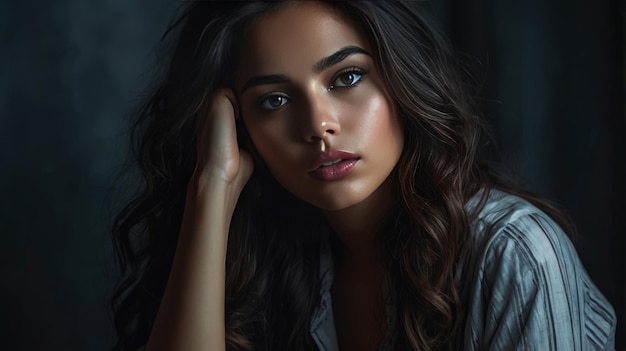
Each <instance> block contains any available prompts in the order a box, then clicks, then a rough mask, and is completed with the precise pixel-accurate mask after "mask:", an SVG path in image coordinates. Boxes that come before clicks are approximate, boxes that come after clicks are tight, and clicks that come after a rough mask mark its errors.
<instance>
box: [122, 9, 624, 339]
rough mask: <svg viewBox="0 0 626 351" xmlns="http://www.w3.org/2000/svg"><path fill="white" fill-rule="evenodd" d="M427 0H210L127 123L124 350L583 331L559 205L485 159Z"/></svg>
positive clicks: (602, 326) (601, 309)
mask: <svg viewBox="0 0 626 351" xmlns="http://www.w3.org/2000/svg"><path fill="white" fill-rule="evenodd" d="M417 6H418V5H417V4H416V3H415V2H395V1H371V2H370V1H354V2H351V1H340V2H318V1H298V2H282V3H279V2H233V3H232V4H228V3H214V2H198V3H194V4H192V5H190V7H189V9H188V12H186V13H185V15H184V16H182V18H181V21H180V22H181V23H179V24H177V26H182V28H181V29H180V33H179V35H178V42H177V44H176V47H175V48H174V55H173V57H172V59H171V64H170V65H169V69H168V71H167V74H166V75H165V77H164V79H163V81H162V83H161V84H160V85H159V86H158V89H157V90H156V92H155V93H154V95H153V96H152V98H151V100H150V101H149V102H148V104H147V105H146V106H145V108H144V109H143V110H142V111H141V114H140V118H139V120H138V122H137V124H136V125H135V133H136V137H137V140H138V142H139V143H138V148H137V155H136V157H137V162H138V165H139V166H140V168H141V170H142V172H143V176H144V180H145V188H144V189H143V191H142V193H141V194H140V195H139V196H137V197H136V199H135V200H134V201H132V202H131V203H130V204H129V205H127V206H126V208H125V209H124V210H123V211H122V212H121V213H120V215H119V216H118V218H117V220H116V225H115V228H114V234H115V240H116V244H117V247H118V253H119V255H120V258H121V264H122V270H123V273H124V274H125V278H124V280H123V281H122V283H121V284H120V287H119V289H118V291H117V294H116V295H115V297H114V303H115V306H116V307H115V308H116V327H117V331H118V334H119V341H118V345H117V349H129V350H130V349H137V348H140V347H142V346H143V345H144V344H146V343H147V347H146V349H149V350H158V349H164V350H174V349H178V350H196V349H207V350H222V349H225V348H226V349H229V350H252V349H255V350H257V349H261V350H315V349H320V350H338V349H341V350H343V351H345V350H377V349H380V350H440V349H463V350H486V349H494V350H510V349H537V350H590V349H611V348H613V347H614V346H613V338H614V328H615V316H614V312H613V310H612V308H611V306H610V305H609V304H608V303H607V301H606V300H605V299H604V297H603V296H602V295H601V294H600V292H599V291H598V290H597V288H595V286H594V285H593V284H592V283H591V281H590V279H589V277H588V276H587V274H586V273H585V271H584V269H583V268H582V265H581V263H580V261H579V260H578V258H577V256H576V253H575V251H574V249H573V247H572V244H571V242H570V241H569V239H568V235H567V234H566V233H570V234H571V233H573V228H572V225H571V223H570V222H569V220H568V219H567V217H566V216H565V215H564V214H562V213H561V212H560V211H558V210H557V209H556V208H554V207H553V206H551V205H550V204H549V203H548V202H546V201H544V200H541V199H539V198H536V197H533V196H531V195H530V194H527V193H525V192H523V191H521V190H519V189H517V188H515V187H513V186H511V185H508V184H507V183H506V182H505V181H504V180H502V179H500V178H499V177H497V176H495V175H494V174H492V172H490V171H489V169H488V167H486V166H485V165H484V163H483V162H481V161H480V160H479V158H478V155H477V154H478V147H479V140H480V132H481V129H483V126H482V122H481V120H480V118H479V117H478V115H477V113H476V112H475V111H474V109H473V107H472V101H471V96H470V95H471V94H470V93H469V92H468V89H467V87H466V86H465V84H464V82H465V81H466V80H465V78H464V77H463V75H462V74H461V73H459V71H458V70H457V68H456V65H457V64H456V63H455V61H454V58H453V55H452V53H451V51H450V49H449V47H448V44H447V43H446V42H445V41H444V40H443V39H442V38H441V37H440V36H439V35H438V34H437V33H436V32H434V31H433V30H432V28H431V27H430V26H429V25H428V24H427V22H426V21H425V20H424V18H423V15H422V14H421V13H420V11H419V9H418V8H417Z"/></svg>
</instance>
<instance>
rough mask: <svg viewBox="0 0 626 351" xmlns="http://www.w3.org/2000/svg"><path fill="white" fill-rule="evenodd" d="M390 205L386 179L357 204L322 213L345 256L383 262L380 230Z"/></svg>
mask: <svg viewBox="0 0 626 351" xmlns="http://www.w3.org/2000/svg"><path fill="white" fill-rule="evenodd" d="M392 206H393V187H392V182H391V180H390V179H387V180H386V181H385V182H384V183H383V184H382V185H381V186H380V187H379V188H378V189H377V190H376V191H375V192H374V193H373V194H372V195H370V196H369V197H368V198H367V199H365V200H363V201H362V202H360V203H359V204H357V205H355V206H352V207H349V208H346V209H342V210H338V211H326V212H325V215H326V218H327V220H328V223H329V224H330V226H331V228H332V229H333V231H334V232H335V233H336V234H337V237H338V238H339V239H340V240H341V242H342V243H343V245H344V248H345V251H344V255H343V256H344V259H345V260H348V261H355V263H356V262H359V263H367V262H370V263H374V262H376V263H378V264H380V263H382V256H381V246H380V245H381V242H380V232H381V230H382V228H383V226H384V223H385V221H386V219H387V217H388V215H389V212H390V211H391V208H392Z"/></svg>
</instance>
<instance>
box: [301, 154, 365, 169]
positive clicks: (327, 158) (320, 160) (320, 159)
mask: <svg viewBox="0 0 626 351" xmlns="http://www.w3.org/2000/svg"><path fill="white" fill-rule="evenodd" d="M355 158H359V157H358V156H357V155H355V154H353V153H351V152H348V151H339V150H327V151H326V152H323V153H320V154H319V155H318V156H317V158H316V159H315V160H314V161H313V162H312V163H311V167H310V168H309V171H310V172H312V171H315V170H316V169H318V168H320V167H321V166H322V165H323V164H325V163H328V162H333V161H337V160H350V159H355Z"/></svg>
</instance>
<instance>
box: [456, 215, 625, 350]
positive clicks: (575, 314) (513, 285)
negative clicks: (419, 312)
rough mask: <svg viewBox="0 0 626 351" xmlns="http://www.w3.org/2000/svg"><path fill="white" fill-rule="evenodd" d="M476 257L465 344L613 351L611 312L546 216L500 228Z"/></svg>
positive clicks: (486, 347) (489, 347) (479, 347)
mask: <svg viewBox="0 0 626 351" xmlns="http://www.w3.org/2000/svg"><path fill="white" fill-rule="evenodd" d="M479 262H480V263H479V267H478V268H477V272H476V275H475V277H476V279H477V281H476V282H475V283H476V288H475V289H474V294H473V296H472V301H471V302H470V303H469V304H468V306H469V311H468V313H469V314H471V316H469V317H468V318H469V322H470V325H469V326H468V328H469V329H470V330H466V331H468V332H469V333H467V335H466V337H468V338H469V340H467V339H466V342H468V344H470V345H471V347H470V348H465V349H475V350H546V351H548V350H568V351H576V350H614V347H615V346H614V338H615V324H616V318H615V313H614V311H613V309H612V307H611V305H610V304H609V303H608V302H607V301H606V299H605V298H604V297H603V296H602V294H601V293H600V292H599V291H598V289H597V288H596V287H595V286H594V285H593V283H592V282H591V280H590V278H589V276H588V275H587V273H586V272H585V270H584V268H583V266H582V263H581V262H580V260H579V258H578V256H577V254H576V251H575V249H574V247H573V245H572V243H571V242H570V240H569V238H568V237H567V236H566V235H565V233H563V231H562V230H561V229H560V227H558V226H557V225H556V224H555V222H554V221H552V220H551V219H550V218H549V217H548V216H546V215H544V214H543V213H531V214H527V215H524V216H521V217H519V218H517V219H515V220H514V221H511V222H510V223H507V224H506V225H503V226H501V227H499V229H498V232H497V233H495V234H494V235H492V236H491V239H490V240H489V243H488V245H486V246H485V247H484V251H483V255H482V259H481V260H479ZM468 344H466V345H468Z"/></svg>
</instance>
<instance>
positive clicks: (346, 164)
mask: <svg viewBox="0 0 626 351" xmlns="http://www.w3.org/2000/svg"><path fill="white" fill-rule="evenodd" d="M357 162H359V159H358V158H353V159H349V160H343V161H341V162H339V163H335V164H334V165H330V166H327V167H324V166H322V167H320V168H318V169H316V170H314V171H312V172H311V175H313V176H314V177H315V178H319V179H321V180H335V179H339V178H342V177H345V176H346V175H348V174H349V173H350V172H352V170H353V169H354V167H355V166H356V164H357Z"/></svg>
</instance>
